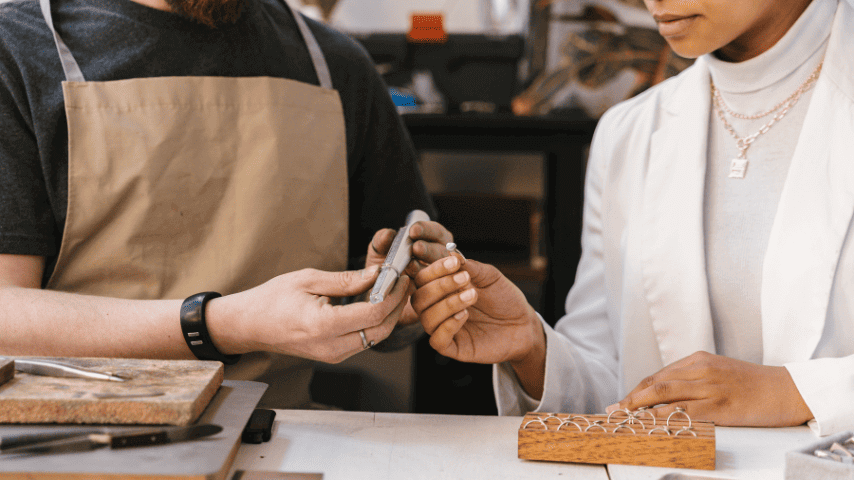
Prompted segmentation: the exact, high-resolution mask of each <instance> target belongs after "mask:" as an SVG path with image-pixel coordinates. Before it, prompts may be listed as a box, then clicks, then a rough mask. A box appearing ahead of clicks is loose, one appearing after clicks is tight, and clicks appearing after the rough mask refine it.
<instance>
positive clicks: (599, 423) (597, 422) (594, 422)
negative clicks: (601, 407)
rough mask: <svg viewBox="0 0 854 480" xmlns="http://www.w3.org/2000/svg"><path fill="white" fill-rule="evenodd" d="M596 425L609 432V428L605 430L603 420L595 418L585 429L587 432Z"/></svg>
mask: <svg viewBox="0 0 854 480" xmlns="http://www.w3.org/2000/svg"><path fill="white" fill-rule="evenodd" d="M596 427H599V428H601V429H602V431H603V432H605V433H608V430H605V427H603V426H602V420H594V421H593V423H592V424H590V425H588V426H587V428H585V429H584V431H585V432H586V431H587V430H590V429H591V428H596Z"/></svg>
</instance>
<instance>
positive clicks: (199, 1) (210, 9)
mask: <svg viewBox="0 0 854 480" xmlns="http://www.w3.org/2000/svg"><path fill="white" fill-rule="evenodd" d="M166 3H168V4H169V6H170V7H172V10H174V11H175V13H177V14H179V15H183V16H185V17H189V18H191V19H193V20H195V21H197V22H199V23H202V24H205V25H207V26H209V27H211V28H216V27H219V26H221V25H225V24H228V23H235V22H236V21H237V19H239V18H240V13H241V12H242V11H243V3H244V0H166Z"/></svg>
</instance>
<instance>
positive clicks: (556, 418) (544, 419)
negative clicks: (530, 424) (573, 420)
mask: <svg viewBox="0 0 854 480" xmlns="http://www.w3.org/2000/svg"><path fill="white" fill-rule="evenodd" d="M540 420H542V421H543V423H546V422H548V421H549V420H557V421H558V422H559V423H563V419H561V418H560V417H558V416H557V415H555V414H554V413H550V414H548V416H547V417H546V418H540Z"/></svg>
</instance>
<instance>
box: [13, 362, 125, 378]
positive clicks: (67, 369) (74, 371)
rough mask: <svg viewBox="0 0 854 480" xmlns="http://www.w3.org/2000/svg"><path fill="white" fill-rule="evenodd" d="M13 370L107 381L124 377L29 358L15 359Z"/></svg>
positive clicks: (32, 373)
mask: <svg viewBox="0 0 854 480" xmlns="http://www.w3.org/2000/svg"><path fill="white" fill-rule="evenodd" d="M15 370H17V371H19V372H24V373H29V374H31V375H45V376H49V377H70V378H89V379H92V380H105V381H109V382H124V381H125V380H127V379H126V378H122V377H120V376H118V375H113V374H111V373H102V372H96V371H94V370H89V369H88V368H83V367H78V366H76V365H69V364H67V363H62V362H56V361H52V360H30V359H20V358H16V359H15Z"/></svg>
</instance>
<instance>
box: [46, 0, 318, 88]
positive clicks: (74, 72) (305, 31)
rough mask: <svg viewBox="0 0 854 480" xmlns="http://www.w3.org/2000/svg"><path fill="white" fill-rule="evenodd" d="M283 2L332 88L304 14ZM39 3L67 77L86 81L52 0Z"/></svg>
mask: <svg viewBox="0 0 854 480" xmlns="http://www.w3.org/2000/svg"><path fill="white" fill-rule="evenodd" d="M282 2H284V4H285V6H287V7H288V9H289V10H290V11H291V13H292V14H293V16H294V20H295V21H296V22H297V26H298V27H299V30H300V33H301V34H302V38H303V40H304V41H305V44H306V46H307V47H308V53H309V54H310V55H311V61H312V63H313V64H314V70H315V73H317V79H318V80H319V81H320V86H321V87H323V88H328V89H330V90H331V89H332V76H331V75H330V73H329V65H327V63H326V57H324V56H323V51H322V50H321V49H320V45H319V44H318V43H317V39H315V38H314V35H312V33H311V30H310V29H309V28H308V25H307V24H306V23H305V20H304V19H303V18H302V15H300V13H299V12H298V11H297V10H296V9H295V8H293V7H292V6H291V5H290V3H288V1H287V0H282ZM39 4H40V5H41V9H42V15H43V16H44V20H45V22H47V27H48V28H49V29H50V31H51V33H52V34H53V41H54V43H56V50H57V51H58V52H59V61H60V62H62V70H63V71H64V72H65V79H66V80H68V81H69V82H84V81H86V79H85V78H83V72H82V71H81V70H80V65H78V64H77V60H75V59H74V56H73V55H72V54H71V50H69V49H68V46H67V45H66V44H65V42H63V41H62V38H60V37H59V33H57V31H56V28H55V27H54V25H53V15H52V14H51V12H50V0H39Z"/></svg>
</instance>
